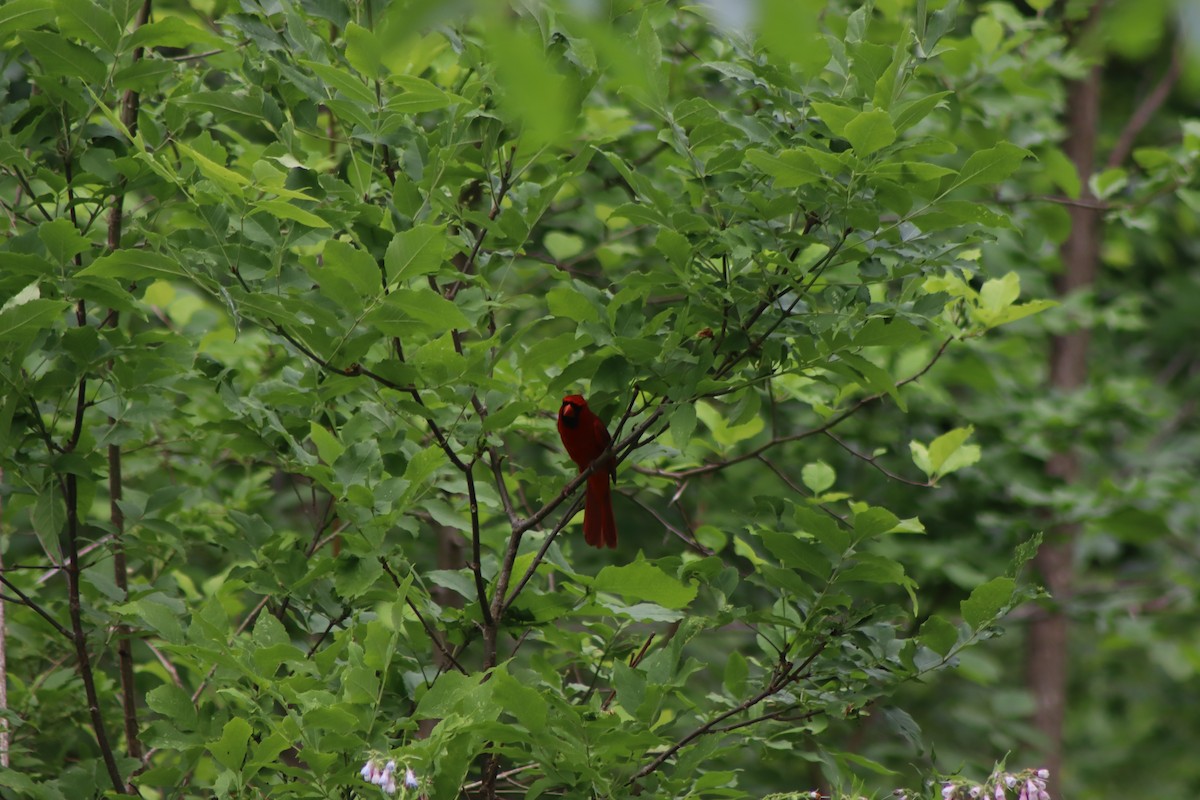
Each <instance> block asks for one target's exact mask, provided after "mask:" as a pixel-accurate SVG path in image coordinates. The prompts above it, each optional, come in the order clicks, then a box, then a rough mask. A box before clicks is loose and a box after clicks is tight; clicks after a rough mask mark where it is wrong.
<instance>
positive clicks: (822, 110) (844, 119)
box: [812, 102, 859, 136]
mask: <svg viewBox="0 0 1200 800" xmlns="http://www.w3.org/2000/svg"><path fill="white" fill-rule="evenodd" d="M812 110H813V111H815V112H817V115H818V116H820V117H821V121H823V122H824V123H825V125H826V127H828V128H829V130H830V131H832V132H833V134H834V135H835V136H845V135H846V126H847V125H849V124H850V121H851V120H853V119H855V118H856V117H857V116H858V115H859V112H858V111H855V110H854V109H853V108H849V107H848V106H842V105H836V104H834V103H821V102H814V103H812Z"/></svg>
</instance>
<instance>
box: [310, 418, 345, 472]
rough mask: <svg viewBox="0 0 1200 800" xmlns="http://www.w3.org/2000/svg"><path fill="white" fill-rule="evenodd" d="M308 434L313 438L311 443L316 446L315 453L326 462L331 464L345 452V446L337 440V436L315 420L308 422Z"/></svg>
mask: <svg viewBox="0 0 1200 800" xmlns="http://www.w3.org/2000/svg"><path fill="white" fill-rule="evenodd" d="M308 435H309V438H311V439H312V440H313V444H315V445H316V446H317V455H319V456H320V457H321V460H322V461H324V462H325V463H326V464H333V462H335V461H337V460H338V457H339V456H340V455H341V454H342V453H344V452H346V447H345V446H344V445H343V444H342V443H341V442H339V441H338V440H337V437H336V436H334V435H333V433H332V432H330V431H329V430H328V429H327V428H325V427H324V426H323V425H320V424H318V423H317V422H311V423H309V428H308Z"/></svg>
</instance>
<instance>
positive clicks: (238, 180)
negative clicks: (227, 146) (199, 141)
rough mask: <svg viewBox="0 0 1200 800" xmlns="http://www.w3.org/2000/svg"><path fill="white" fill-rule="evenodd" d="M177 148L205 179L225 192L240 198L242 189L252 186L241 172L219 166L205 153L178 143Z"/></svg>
mask: <svg viewBox="0 0 1200 800" xmlns="http://www.w3.org/2000/svg"><path fill="white" fill-rule="evenodd" d="M175 146H176V147H178V148H179V152H181V153H183V154H184V155H185V156H187V157H188V158H189V159H191V160H192V162H193V163H194V164H195V165H196V167H197V168H198V169H199V170H200V172H201V174H203V175H204V177H206V178H208V179H209V180H211V181H212V182H213V183H215V184H217V185H218V186H220V187H221V188H222V189H224V190H225V191H227V192H229V193H230V194H232V195H233V196H235V197H240V196H241V192H242V189H243V188H244V187H247V186H249V185H250V179H249V178H247V177H246V176H245V175H243V174H241V173H240V172H234V171H233V170H231V169H229V168H228V167H226V166H225V165H224V164H218V163H217V162H216V161H213V160H212V159H211V158H209V157H208V156H206V155H204V154H203V153H201V152H199V151H197V150H195V149H193V148H191V147H189V146H188V145H186V144H184V143H183V142H176V143H175Z"/></svg>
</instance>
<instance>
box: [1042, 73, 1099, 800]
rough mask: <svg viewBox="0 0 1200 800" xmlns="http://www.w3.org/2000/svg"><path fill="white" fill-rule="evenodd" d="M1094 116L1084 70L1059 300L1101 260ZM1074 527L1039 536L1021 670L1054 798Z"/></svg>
mask: <svg viewBox="0 0 1200 800" xmlns="http://www.w3.org/2000/svg"><path fill="white" fill-rule="evenodd" d="M1099 112H1100V68H1099V67H1095V68H1093V69H1091V70H1090V71H1089V72H1088V74H1087V75H1086V76H1085V77H1083V78H1082V79H1081V80H1078V81H1076V82H1074V83H1072V84H1071V85H1070V87H1069V93H1068V97H1067V141H1066V152H1067V155H1068V156H1069V157H1070V159H1071V161H1072V162H1074V164H1075V168H1076V170H1077V171H1078V172H1079V180H1080V182H1081V183H1082V184H1083V186H1084V190H1083V195H1082V198H1081V200H1082V201H1083V204H1081V205H1076V206H1071V207H1070V209H1069V210H1070V215H1071V235H1070V236H1069V237H1068V238H1067V240H1066V242H1064V243H1063V245H1062V249H1061V251H1060V252H1061V257H1062V264H1063V272H1062V274H1061V275H1060V276H1059V279H1058V281H1057V289H1058V294H1059V297H1060V298H1066V297H1067V296H1069V295H1071V294H1072V293H1074V292H1077V291H1081V290H1087V289H1089V288H1090V287H1091V286H1092V284H1093V283H1094V282H1095V279H1096V270H1097V265H1098V264H1099V253H1100V223H1101V218H1100V213H1099V211H1098V210H1097V209H1096V208H1094V207H1085V205H1090V204H1091V203H1093V202H1094V198H1093V197H1092V196H1091V192H1090V191H1089V190H1088V189H1087V188H1086V187H1087V184H1088V178H1089V177H1090V176H1091V174H1092V171H1093V165H1094V163H1095V156H1096V131H1097V127H1098V124H1099ZM1089 338H1090V331H1089V330H1088V329H1087V328H1080V329H1079V330H1077V331H1073V332H1071V333H1067V334H1064V335H1061V336H1055V337H1054V339H1053V341H1052V342H1051V352H1050V376H1049V380H1050V390H1051V391H1052V392H1054V393H1059V394H1065V393H1069V392H1073V391H1077V390H1079V389H1080V388H1082V387H1083V386H1084V385H1085V384H1086V383H1087V378H1088V368H1087V351H1088V340H1089ZM1046 472H1047V474H1048V475H1050V476H1051V477H1052V478H1056V479H1058V480H1061V481H1064V482H1066V483H1073V482H1075V481H1077V480H1078V479H1079V455H1078V453H1077V452H1076V451H1075V450H1074V449H1068V450H1065V451H1062V452H1059V453H1055V454H1054V455H1053V456H1052V457H1051V458H1050V460H1049V462H1048V463H1047V464H1046ZM1078 527H1079V526H1078V523H1076V522H1073V521H1065V522H1057V521H1056V522H1055V524H1053V526H1052V527H1051V528H1050V530H1048V531H1047V532H1046V541H1045V543H1044V544H1043V545H1042V548H1041V551H1040V552H1039V553H1038V555H1037V558H1035V559H1034V566H1035V567H1036V568H1037V570H1038V572H1039V573H1040V574H1041V577H1042V580H1043V581H1044V583H1045V586H1046V588H1047V589H1048V590H1049V591H1050V593H1051V595H1052V596H1053V597H1054V598H1055V599H1056V604H1055V605H1053V606H1051V607H1050V608H1048V609H1047V612H1046V614H1045V615H1044V616H1041V617H1039V618H1037V619H1036V620H1035V621H1034V622H1033V624H1032V626H1031V628H1030V631H1029V642H1028V653H1027V657H1026V667H1027V669H1028V684H1029V689H1030V691H1031V692H1032V694H1033V697H1034V701H1035V703H1036V710H1035V711H1034V725H1035V726H1036V728H1037V730H1038V732H1039V733H1040V734H1041V735H1042V737H1043V739H1044V742H1045V750H1044V752H1043V761H1042V764H1041V766H1044V767H1046V768H1047V769H1049V770H1050V782H1049V786H1048V789H1049V791H1050V796H1051V797H1054V798H1058V797H1061V796H1062V795H1061V780H1062V767H1063V719H1064V716H1065V712H1066V695H1067V677H1068V667H1069V662H1068V655H1069V652H1070V650H1069V648H1068V641H1067V639H1068V636H1069V633H1070V631H1069V626H1068V613H1067V610H1066V608H1065V607H1064V605H1063V604H1064V603H1065V602H1067V601H1068V600H1069V598H1070V594H1071V586H1072V582H1073V578H1074V574H1073V572H1074V566H1073V559H1074V550H1075V547H1074V543H1075V537H1076V534H1077V533H1078Z"/></svg>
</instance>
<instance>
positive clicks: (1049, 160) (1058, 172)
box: [1041, 147, 1144, 200]
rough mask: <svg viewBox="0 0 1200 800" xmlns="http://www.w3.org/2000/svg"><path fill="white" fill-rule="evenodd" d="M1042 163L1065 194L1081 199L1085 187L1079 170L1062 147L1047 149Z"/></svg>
mask: <svg viewBox="0 0 1200 800" xmlns="http://www.w3.org/2000/svg"><path fill="white" fill-rule="evenodd" d="M1041 163H1042V171H1043V172H1044V173H1045V175H1046V177H1047V178H1049V179H1050V180H1051V181H1053V182H1054V185H1055V186H1057V187H1058V188H1059V189H1060V190H1061V191H1062V193H1063V194H1065V195H1066V196H1067V197H1069V198H1071V199H1072V200H1078V199H1079V193H1080V191H1081V190H1082V189H1083V186H1082V183H1081V182H1080V180H1079V170H1077V169H1075V164H1074V162H1072V161H1071V159H1069V158H1067V156H1066V154H1065V153H1063V151H1062V150H1061V149H1059V148H1057V147H1051V148H1049V149H1047V150H1046V151H1045V152H1043V153H1042V155H1041ZM1143 166H1144V165H1143Z"/></svg>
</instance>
